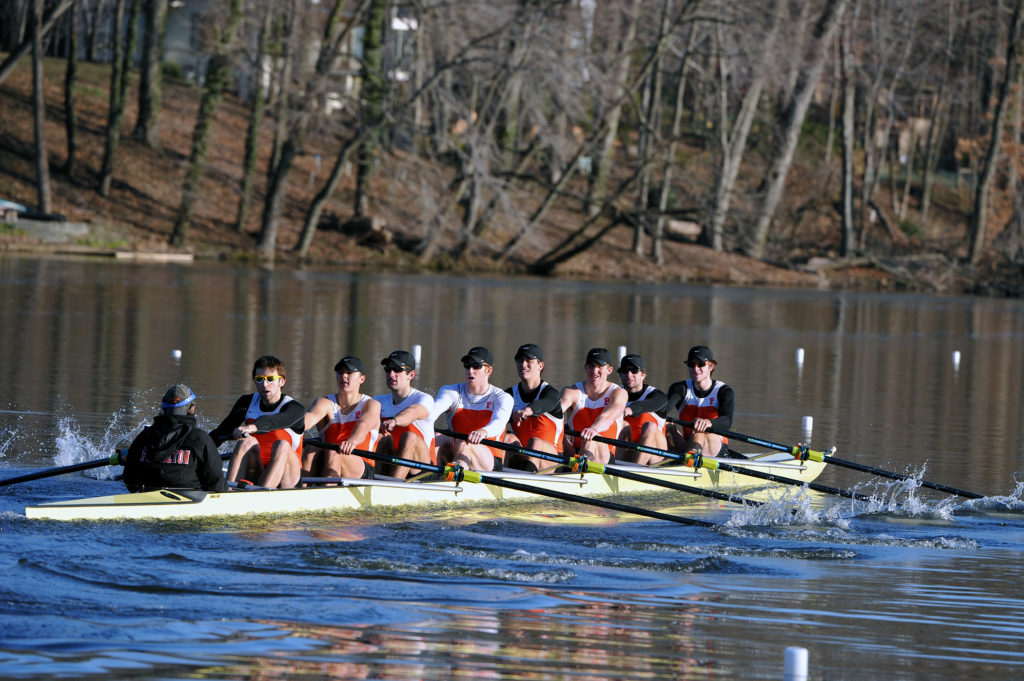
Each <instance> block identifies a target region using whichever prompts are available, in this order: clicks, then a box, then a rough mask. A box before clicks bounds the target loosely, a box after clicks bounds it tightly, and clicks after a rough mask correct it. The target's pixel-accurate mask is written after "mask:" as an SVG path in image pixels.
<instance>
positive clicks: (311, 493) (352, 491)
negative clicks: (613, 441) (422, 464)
mask: <svg viewBox="0 0 1024 681" xmlns="http://www.w3.org/2000/svg"><path fill="white" fill-rule="evenodd" d="M729 461H730V462H734V465H737V466H738V465H741V464H742V463H747V464H749V465H750V466H751V467H752V468H753V467H755V466H756V467H757V468H756V470H760V471H765V472H769V473H774V474H776V475H781V476H785V477H787V478H792V479H794V480H800V481H801V482H812V481H813V480H814V479H815V478H817V477H818V475H819V474H820V473H821V471H822V469H823V468H824V466H825V464H824V463H819V462H814V461H806V462H803V463H801V462H796V461H794V460H793V458H792V457H791V456H789V455H786V454H776V453H771V454H764V455H761V456H759V457H757V458H754V459H750V460H742V459H736V460H734V459H729ZM614 467H618V468H622V469H623V470H630V471H635V472H639V473H643V474H644V475H645V476H648V477H652V478H657V479H659V480H665V481H669V482H680V483H683V484H686V485H690V486H692V487H700V488H704V489H721V490H723V491H730V492H732V491H737V492H738V491H742V490H744V489H751V488H764V486H765V483H764V481H762V480H759V479H757V478H751V477H747V476H744V475H738V474H736V473H731V472H727V471H718V470H708V469H704V468H702V469H698V470H696V471H694V470H693V469H690V468H682V467H670V468H650V467H646V466H634V465H625V464H621V465H620V464H614ZM488 475H490V476H494V477H502V478H507V479H511V480H515V481H517V482H527V483H529V485H531V486H533V487H538V488H542V489H546V490H555V491H560V492H569V493H571V494H579V495H582V496H587V497H602V496H609V495H613V494H619V493H623V492H642V491H651V490H658V489H659V488H657V487H652V486H651V485H649V484H646V483H642V482H637V481H634V480H627V479H625V478H621V477H617V476H614V475H608V474H599V473H584V474H582V475H581V474H578V473H563V474H556V475H534V474H530V473H517V472H513V471H506V472H504V473H488ZM525 498H536V495H534V494H532V493H529V492H522V491H519V490H513V489H508V488H504V487H498V486H496V485H488V484H482V483H481V484H472V483H462V484H455V483H450V482H404V481H399V480H394V479H376V480H354V479H348V478H343V479H341V483H340V484H338V485H336V486H332V487H303V488H296V489H282V490H266V489H256V490H231V491H228V492H219V493H218V492H202V491H193V490H156V491H151V492H139V493H134V494H131V493H126V494H114V495H111V496H105V497H91V498H87V499H73V500H69V501H56V502H51V503H46V504H39V505H38V506H29V507H27V508H26V509H25V515H26V516H27V517H29V518H40V519H48V520H124V519H137V518H205V517H211V516H240V515H249V514H257V513H302V512H310V511H330V510H342V509H362V508H372V507H392V506H407V505H414V504H465V503H479V502H487V501H498V500H502V499H525Z"/></svg>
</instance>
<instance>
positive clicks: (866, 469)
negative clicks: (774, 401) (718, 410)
mask: <svg viewBox="0 0 1024 681" xmlns="http://www.w3.org/2000/svg"><path fill="white" fill-rule="evenodd" d="M666 420H668V421H670V422H671V423H677V424H679V425H681V426H685V427H687V428H689V427H691V426H692V425H693V422H692V421H680V420H679V419H675V418H672V417H671V416H670V417H668V418H667V419H666ZM711 432H712V433H715V434H716V435H721V436H723V437H727V438H730V439H732V440H739V441H740V442H747V443H749V444H752V445H757V446H759V447H767V448H768V449H774V450H776V451H780V452H787V453H789V454H792V455H793V456H796V457H800V456H803V455H804V453H805V452H806V454H808V455H809V456H808V458H810V459H811V460H812V461H821V462H823V463H827V464H831V465H833V466H839V467H841V468H849V469H850V470H853V471H860V472H861V473H870V474H871V475H877V476H879V477H883V478H889V479H890V480H912V479H913V480H916V478H912V477H911V476H909V475H906V474H903V473H896V472H894V471H887V470H885V469H884V468H876V467H875V466H867V465H865V464H862V463H857V462H856V461H848V460H846V459H840V458H838V457H836V456H834V455H833V456H825V454H824V452H819V451H815V450H813V449H807V448H804V447H801V446H799V445H784V444H779V443H777V442H772V441H771V440H763V439H761V438H758V437H753V436H752V435H744V434H743V433H734V432H732V431H731V430H725V431H718V430H715V429H714V428H712V429H711ZM916 482H917V484H919V485H920V486H921V487H927V488H928V489H933V490H936V491H939V492H945V493H946V494H952V495H954V496H961V497H965V498H967V499H982V498H984V496H985V495H984V494H978V493H976V492H968V491H967V490H963V489H958V488H956V487H950V486H949V485H943V484H941V483H938V482H929V481H928V480H916Z"/></svg>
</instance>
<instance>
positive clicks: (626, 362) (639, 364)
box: [619, 353, 647, 373]
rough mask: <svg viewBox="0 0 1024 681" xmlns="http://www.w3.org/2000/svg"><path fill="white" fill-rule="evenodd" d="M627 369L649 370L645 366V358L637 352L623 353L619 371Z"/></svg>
mask: <svg viewBox="0 0 1024 681" xmlns="http://www.w3.org/2000/svg"><path fill="white" fill-rule="evenodd" d="M627 369H635V370H637V371H647V368H646V367H645V366H644V358H643V357H641V356H640V355H637V354H632V353H631V354H628V355H623V356H622V360H621V361H620V362H619V372H620V373H621V372H623V371H626V370H627Z"/></svg>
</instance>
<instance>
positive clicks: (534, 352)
mask: <svg viewBox="0 0 1024 681" xmlns="http://www.w3.org/2000/svg"><path fill="white" fill-rule="evenodd" d="M514 359H516V360H519V359H540V360H543V359H544V353H542V352H541V351H540V348H539V347H537V346H536V345H534V344H533V343H527V344H525V345H520V346H519V349H518V350H516V354H515V357H514Z"/></svg>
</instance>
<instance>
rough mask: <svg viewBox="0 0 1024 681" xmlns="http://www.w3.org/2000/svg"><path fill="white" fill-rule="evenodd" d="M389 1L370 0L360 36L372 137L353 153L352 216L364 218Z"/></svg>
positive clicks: (381, 95) (383, 86) (379, 134)
mask: <svg viewBox="0 0 1024 681" xmlns="http://www.w3.org/2000/svg"><path fill="white" fill-rule="evenodd" d="M390 4H391V3H390V0H372V2H371V3H370V8H369V10H368V12H367V15H366V21H365V25H364V33H363V68H362V71H361V74H360V75H361V79H362V83H361V85H360V87H359V99H360V102H361V104H362V106H361V107H360V114H359V115H360V118H361V119H362V122H363V125H366V126H367V127H369V128H370V130H371V131H372V134H370V135H366V136H364V137H363V140H362V142H361V143H360V144H359V149H358V150H357V152H356V188H355V205H354V206H353V209H354V210H353V212H354V213H355V214H356V215H357V216H358V215H365V214H366V208H367V201H368V196H369V192H370V179H371V178H372V177H373V166H374V163H375V162H376V148H377V146H378V145H379V141H380V140H381V139H382V138H383V137H384V130H383V129H382V125H383V123H384V101H385V99H386V97H387V81H386V79H385V77H384V69H383V64H384V51H383V48H384V24H385V22H386V21H387V19H388V15H389V12H388V8H389V6H390Z"/></svg>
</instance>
